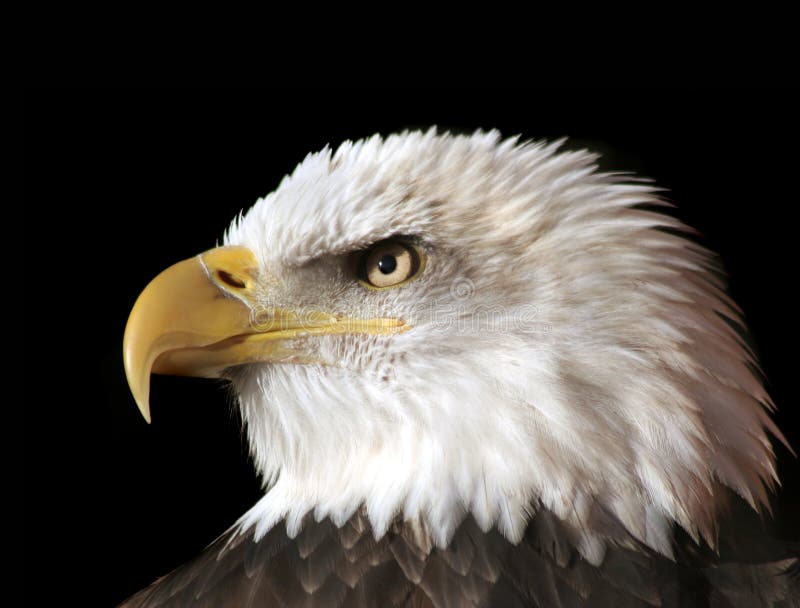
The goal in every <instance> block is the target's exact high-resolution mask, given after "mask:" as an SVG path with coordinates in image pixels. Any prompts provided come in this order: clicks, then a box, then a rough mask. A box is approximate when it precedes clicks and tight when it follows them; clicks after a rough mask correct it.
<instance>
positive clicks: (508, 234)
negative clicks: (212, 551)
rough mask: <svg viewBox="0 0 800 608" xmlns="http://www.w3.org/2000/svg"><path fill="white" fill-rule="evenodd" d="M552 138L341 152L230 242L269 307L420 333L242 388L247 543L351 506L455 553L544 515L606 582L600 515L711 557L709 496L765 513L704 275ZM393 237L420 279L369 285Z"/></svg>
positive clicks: (674, 236) (397, 141) (765, 403)
mask: <svg viewBox="0 0 800 608" xmlns="http://www.w3.org/2000/svg"><path fill="white" fill-rule="evenodd" d="M560 143H561V142H557V143H554V144H550V145H546V144H543V143H523V144H520V143H518V142H517V140H516V139H510V140H505V141H501V139H500V136H499V134H498V133H496V132H490V133H483V132H479V133H476V134H475V135H473V136H471V137H460V136H452V135H438V134H436V133H435V131H429V132H427V133H404V134H401V135H397V136H392V137H388V138H386V139H385V140H384V139H381V138H379V137H377V136H376V137H373V138H371V139H369V140H364V141H359V142H356V143H349V142H348V143H345V144H344V145H342V146H341V147H340V148H339V149H338V150H337V151H336V152H335V153H331V151H330V150H328V149H325V150H323V151H322V152H320V153H318V154H313V155H309V156H308V157H307V158H306V159H305V160H304V161H303V162H302V163H301V164H300V165H299V166H298V167H297V169H296V170H295V172H294V173H293V174H292V175H291V176H289V177H287V178H286V179H284V180H283V182H282V183H281V184H280V186H279V188H278V189H277V190H276V191H275V192H273V193H272V194H270V195H268V196H267V197H265V198H264V199H261V200H259V201H258V202H257V203H256V205H255V206H254V207H253V208H252V209H251V210H250V211H249V212H248V213H247V214H246V215H245V216H244V217H240V218H239V219H238V220H237V221H235V222H234V223H233V225H232V226H231V228H230V231H229V232H228V234H227V235H226V239H225V242H226V244H234V245H245V246H247V247H250V248H251V249H252V250H253V251H255V252H256V253H257V256H258V258H259V260H260V264H261V265H262V267H263V269H264V270H265V272H267V273H269V275H270V276H271V277H273V279H272V281H273V282H272V285H271V288H270V290H269V298H271V301H270V303H272V304H274V303H275V301H276V299H277V300H280V301H281V302H283V303H284V304H288V305H291V306H293V307H298V306H301V307H310V308H316V309H322V310H327V311H331V312H343V313H344V312H347V313H348V314H355V315H360V316H365V317H366V316H368V317H377V316H380V317H401V318H403V319H404V320H406V321H407V322H408V323H410V324H411V325H412V326H413V329H411V330H410V331H408V332H405V333H402V334H399V335H393V336H370V337H367V336H325V337H323V338H319V337H315V338H311V339H313V340H315V348H317V349H318V353H319V355H320V357H321V358H323V359H325V360H327V361H329V362H330V363H332V364H331V365H324V366H323V365H299V364H285V365H250V366H246V367H243V368H239V369H236V370H233V371H232V379H233V383H234V388H235V391H236V392H237V394H238V398H239V401H240V403H241V410H242V414H243V418H244V421H245V423H246V425H247V433H248V438H249V442H250V447H251V451H252V454H253V457H254V460H255V464H256V466H257V468H258V470H259V472H260V473H261V474H262V475H263V477H264V480H265V484H266V485H267V486H268V491H267V494H266V495H265V497H264V498H263V499H262V500H261V501H260V502H259V503H258V504H257V505H256V506H255V507H254V508H253V509H252V510H251V511H250V512H249V513H248V514H247V515H245V517H244V518H243V519H242V521H241V525H242V527H243V528H249V527H251V526H253V525H255V526H256V532H257V534H259V535H260V534H263V533H264V532H265V531H266V530H268V529H269V528H270V527H271V526H272V525H274V524H275V523H276V522H277V521H279V520H280V519H282V518H284V517H285V518H286V519H287V522H288V526H289V530H290V533H294V532H296V531H297V530H298V528H299V526H300V525H301V523H300V522H301V520H302V518H303V516H304V515H305V514H306V513H307V512H309V511H313V512H314V514H315V516H316V517H317V518H318V519H320V518H322V517H325V516H329V517H331V518H332V519H333V520H334V521H335V522H344V521H346V520H347V519H348V518H349V517H350V515H351V514H352V513H353V512H354V511H355V510H356V509H358V508H360V507H362V506H363V507H365V509H366V512H367V514H368V516H369V519H370V521H371V523H372V525H373V527H374V530H375V533H376V535H378V536H380V535H382V534H383V533H384V532H385V531H386V530H387V527H388V526H389V524H390V523H391V521H392V520H393V519H394V518H395V517H397V516H402V517H404V518H405V519H407V520H411V521H415V522H420V523H422V524H423V525H424V526H425V529H426V530H428V531H429V533H430V534H431V536H432V538H433V540H434V542H436V543H437V544H439V545H445V544H446V543H447V541H448V540H449V537H450V535H451V534H452V532H453V530H454V529H455V527H456V526H457V525H458V523H459V522H460V521H461V519H462V518H463V517H464V516H465V515H466V514H467V513H471V514H472V515H473V516H474V517H475V519H476V520H477V522H478V523H479V524H480V525H481V526H482V527H484V528H486V529H488V528H490V527H491V526H493V525H496V526H497V527H498V528H499V530H500V531H501V532H502V533H503V534H504V535H505V536H507V537H508V538H509V539H511V540H512V541H515V540H518V539H519V538H520V536H521V535H522V533H523V531H524V528H525V525H526V522H527V520H528V518H529V515H530V513H531V512H532V511H534V510H536V509H537V508H539V506H540V505H543V506H544V507H546V508H548V509H550V510H552V511H553V512H554V513H555V514H556V515H557V516H558V517H560V518H561V519H562V520H564V521H565V522H566V523H567V524H568V525H569V526H571V528H572V529H573V530H574V531H575V542H576V543H577V544H578V547H579V549H580V551H581V552H582V554H583V555H584V556H585V557H587V559H589V560H590V561H593V562H594V563H599V561H601V560H602V556H603V554H604V548H605V543H606V542H607V541H608V540H609V535H611V534H612V533H611V532H609V531H607V530H606V529H605V527H604V525H603V524H602V520H603V519H605V520H607V519H608V517H607V516H608V515H609V514H610V515H612V516H613V517H615V518H616V519H617V520H618V521H619V522H620V523H621V524H622V525H623V526H624V528H625V529H626V530H627V532H628V533H630V534H631V535H632V536H633V537H635V538H637V539H639V540H640V541H642V542H644V543H645V544H647V545H649V546H650V547H652V548H654V549H656V550H658V551H661V552H662V553H665V554H667V555H669V554H670V551H671V549H670V527H671V525H672V524H673V523H674V522H677V524H679V525H680V526H682V527H683V528H684V529H686V530H687V531H688V532H689V533H690V534H691V535H692V536H694V537H695V538H698V537H699V536H702V537H704V538H705V539H706V540H707V541H708V542H709V543H711V544H713V543H714V533H715V516H716V512H717V508H718V504H717V503H718V501H717V498H716V496H715V487H717V484H718V483H721V484H724V485H726V486H729V487H730V488H732V489H733V490H735V491H736V492H737V493H739V494H740V495H741V496H742V497H744V498H745V499H746V500H748V501H749V502H750V503H751V504H752V505H753V506H754V507H757V506H758V505H760V504H764V503H765V502H766V491H765V486H767V487H769V486H770V485H771V484H772V481H773V480H774V479H776V475H775V468H774V457H773V453H772V449H771V446H770V442H769V440H768V438H767V435H766V432H765V429H769V430H770V431H771V432H772V433H773V434H775V435H777V436H779V434H778V431H777V429H775V428H774V425H773V424H772V422H771V421H770V419H769V417H768V414H767V412H766V411H765V410H766V409H769V408H770V407H771V402H770V399H769V397H768V395H767V394H766V392H765V391H764V389H763V387H762V384H761V382H760V380H759V377H758V372H757V370H756V368H755V362H754V360H753V357H752V354H751V352H750V351H749V350H748V349H747V347H746V346H745V345H744V344H743V342H742V339H741V337H740V335H739V333H738V331H737V329H736V327H735V324H736V323H739V322H740V317H739V311H738V309H737V308H736V306H735V305H734V304H733V303H732V302H731V301H730V300H729V299H728V298H727V297H726V295H725V293H724V291H723V290H724V286H723V283H722V281H721V279H720V278H719V273H718V272H717V271H716V270H715V266H714V262H713V259H712V257H711V256H710V255H709V254H708V253H707V252H706V251H705V250H703V249H702V248H700V247H699V246H697V245H695V244H694V243H692V242H690V241H689V240H687V239H685V238H684V237H682V236H680V234H678V231H680V230H682V229H684V230H685V228H684V227H683V226H682V225H681V224H680V223H679V222H678V221H677V220H675V219H673V218H670V217H668V216H665V215H662V214H659V213H655V212H653V211H651V210H648V209H647V207H648V206H650V207H652V206H653V205H656V204H662V203H661V201H660V199H659V198H658V196H657V195H656V194H655V190H654V188H652V187H651V186H649V185H647V184H645V183H643V182H640V181H634V180H630V179H625V178H621V177H620V176H618V175H613V174H608V173H601V172H598V171H597V170H596V167H595V164H594V163H595V160H596V156H595V155H593V154H590V153H587V152H585V151H581V152H565V153H559V152H558V151H557V149H558V148H559V146H560ZM664 229H667V230H664ZM392 235H413V236H414V237H417V238H418V239H420V243H421V244H422V245H421V246H422V247H423V249H424V250H425V252H426V254H427V265H426V267H425V270H424V273H423V274H422V276H421V277H420V278H419V279H418V280H416V281H414V282H412V283H410V284H408V285H406V286H404V287H401V288H397V289H392V290H384V291H369V290H366V289H364V288H363V287H361V286H360V285H359V284H358V283H357V282H356V281H355V280H354V279H353V277H352V276H351V274H350V273H349V266H348V263H347V260H348V259H349V258H348V255H347V254H348V252H352V251H355V250H360V249H363V248H365V247H366V246H368V245H370V244H371V243H374V242H376V241H379V240H381V239H384V238H387V237H389V236H392ZM264 293H265V294H266V293H267V291H266V290H265V292H264ZM276 294H277V295H276ZM264 297H265V298H266V297H267V296H266V295H265V296H264ZM265 304H266V303H265ZM613 540H615V541H618V542H619V541H620V539H619V538H615V539H613Z"/></svg>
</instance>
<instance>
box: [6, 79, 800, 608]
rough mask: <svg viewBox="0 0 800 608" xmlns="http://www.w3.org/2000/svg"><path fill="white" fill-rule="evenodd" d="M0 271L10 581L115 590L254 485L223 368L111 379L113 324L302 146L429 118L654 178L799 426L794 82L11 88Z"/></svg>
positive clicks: (143, 574) (781, 500)
mask: <svg viewBox="0 0 800 608" xmlns="http://www.w3.org/2000/svg"><path fill="white" fill-rule="evenodd" d="M24 104H25V107H24V146H25V152H24V174H25V184H24V204H23V205H22V216H21V217H20V216H19V215H18V214H17V213H16V212H15V211H16V209H14V210H11V209H12V208H10V207H7V208H6V213H7V216H6V217H7V223H6V227H5V230H6V235H7V238H9V239H11V238H12V237H11V235H12V234H16V233H18V231H19V230H20V229H22V230H23V234H24V235H25V244H24V245H23V246H21V247H19V248H17V246H15V247H14V258H15V259H16V260H17V261H20V260H21V261H22V264H23V266H22V268H19V267H13V268H8V269H7V270H8V271H10V272H11V276H8V275H7V278H12V277H13V280H12V281H11V283H10V284H11V286H12V287H11V290H12V292H13V293H15V294H19V293H20V292H21V293H22V295H23V302H24V306H25V315H24V318H25V322H24V326H25V327H24V331H25V334H24V335H25V336H26V338H24V343H25V353H26V358H25V382H26V384H25V387H26V390H25V391H24V394H25V398H24V420H23V423H24V424H23V426H24V436H25V449H24V453H23V465H24V476H25V496H24V511H25V512H24V533H25V537H24V538H25V554H26V564H25V571H26V576H27V577H28V579H29V581H28V582H29V585H27V586H26V589H27V590H29V591H28V595H29V599H30V600H31V601H32V602H33V603H36V601H37V600H39V599H40V598H41V597H43V596H44V595H50V594H55V595H56V596H58V597H60V598H62V599H71V598H74V599H80V603H81V605H105V606H109V605H113V604H115V603H116V602H118V601H120V600H122V599H123V598H124V597H126V596H127V595H129V594H130V593H132V592H134V591H136V590H137V589H139V588H140V587H142V586H144V585H146V584H147V583H149V582H150V581H151V580H152V579H153V578H154V577H156V576H159V575H162V574H164V573H166V572H167V571H169V570H170V569H171V568H173V567H175V566H177V565H179V564H180V563H182V562H183V561H185V560H187V559H189V558H190V557H192V556H194V555H195V554H196V553H198V552H199V551H200V550H201V549H202V548H203V547H204V546H205V545H206V544H207V543H208V542H210V541H211V540H212V539H213V538H214V537H215V536H216V535H217V534H219V533H221V532H222V531H224V530H225V529H226V528H227V527H228V526H229V525H230V524H231V523H233V522H234V520H235V519H236V518H237V517H238V516H239V515H241V514H242V513H243V512H244V511H245V510H246V509H248V508H249V507H250V506H251V505H252V504H253V503H254V502H255V501H256V500H257V498H258V497H259V496H260V491H259V483H258V480H257V479H256V478H255V476H254V474H253V473H252V470H251V466H250V462H249V461H248V456H247V450H246V445H245V442H244V439H243V436H242V434H241V431H240V424H239V420H238V417H237V414H236V413H235V411H234V409H233V408H232V406H231V400H230V398H229V396H228V394H227V392H226V391H225V389H224V387H222V385H221V384H219V383H217V382H215V381H208V380H188V379H182V378H166V377H154V378H153V385H152V398H151V404H152V412H153V424H152V425H151V426H147V425H146V424H145V423H144V422H143V421H142V419H141V417H140V416H139V413H138V411H137V409H136V407H135V405H134V402H133V400H132V398H131V397H130V395H129V393H128V389H127V385H126V382H125V377H124V372H123V369H122V357H121V345H122V334H123V329H124V326H125V321H126V319H127V315H128V312H129V310H130V308H131V306H132V305H133V302H134V301H135V299H136V296H137V295H138V293H139V292H140V290H141V289H142V288H143V287H144V286H145V285H146V284H147V282H148V281H149V280H150V279H151V278H152V277H154V276H155V275H156V274H157V273H158V272H160V271H161V270H162V269H164V268H165V267H166V266H168V265H169V264H171V263H173V262H175V261H178V260H181V259H184V258H186V257H189V256H191V255H193V254H195V253H198V252H200V251H203V250H205V249H208V248H209V247H212V246H214V245H215V243H216V242H217V240H218V239H221V237H222V233H223V230H224V229H225V228H226V227H227V225H228V223H229V222H230V220H231V219H232V217H233V216H234V215H235V214H236V213H238V212H239V211H240V210H241V209H246V208H248V207H249V206H250V205H252V204H253V202H255V200H256V198H257V197H259V196H263V195H265V194H266V193H268V192H269V191H270V190H272V189H274V188H275V187H276V186H277V185H278V182H279V180H280V178H281V177H282V176H283V175H284V174H285V173H287V172H289V171H291V170H292V169H293V167H294V166H295V165H296V164H297V163H298V162H299V161H300V160H302V158H303V157H304V156H305V154H306V153H308V152H310V151H316V150H318V149H319V148H321V147H322V146H323V145H325V144H326V143H331V144H334V145H335V144H337V143H339V142H341V141H343V140H344V139H355V138H360V137H363V136H367V135H371V134H372V133H374V132H382V133H390V132H393V131H397V130H400V129H403V128H413V127H422V128H427V127H428V126H430V125H434V124H436V125H438V126H439V127H440V129H453V130H456V131H460V132H470V131H472V130H474V129H475V128H477V127H482V128H498V129H500V130H501V131H502V132H503V134H505V135H513V134H518V133H521V134H522V135H523V136H524V137H526V138H555V137H561V136H564V135H567V136H570V138H571V139H570V141H569V142H568V144H567V146H568V147H577V146H590V147H592V148H595V149H599V150H600V151H601V152H603V153H604V154H605V157H604V160H603V161H602V166H603V168H606V169H613V170H625V171H634V172H636V173H638V174H641V175H646V176H649V177H652V178H655V180H656V182H657V184H658V185H660V186H663V187H665V188H667V189H668V190H669V192H668V194H667V196H668V197H669V199H670V200H672V201H674V202H676V203H677V205H678V210H677V212H676V213H677V215H678V216H679V217H681V218H682V219H684V220H685V221H686V222H687V223H689V224H691V225H692V226H694V227H696V228H698V229H699V230H700V232H701V233H702V236H701V240H702V242H703V243H704V244H706V245H708V246H709V247H711V248H713V249H714V250H716V251H717V252H719V253H720V254H721V256H722V259H723V262H724V264H725V267H726V269H727V271H728V273H729V275H730V289H731V292H732V294H733V296H734V298H735V299H736V301H737V302H738V303H739V304H740V305H741V306H742V307H743V309H744V311H745V314H746V319H747V321H748V323H749V326H750V328H751V330H752V334H753V336H754V341H755V344H756V347H757V350H758V352H759V353H760V355H761V361H762V364H763V367H764V370H765V372H766V375H767V377H768V380H769V388H770V391H771V393H772V395H773V397H774V399H775V401H776V403H777V404H778V406H779V408H780V411H779V412H778V413H777V414H776V416H775V418H776V420H777V422H778V425H779V426H780V427H781V428H782V429H783V430H784V432H785V433H786V436H787V438H788V439H789V441H790V442H791V443H792V444H793V445H794V446H795V448H797V447H798V446H800V416H798V413H797V395H798V393H797V389H796V385H795V384H794V382H795V381H796V376H797V372H796V369H795V368H796V365H797V361H798V355H797V351H796V348H797V340H796V337H797V332H796V330H795V323H796V319H797V313H796V310H797V306H798V304H797V302H798V300H797V297H796V296H795V294H794V289H795V284H796V282H797V255H796V253H795V251H796V244H797V239H798V236H797V228H796V224H795V220H794V216H795V213H796V210H797V205H798V194H797V183H798V169H797V166H798V146H800V129H798V120H797V118H796V111H797V108H798V107H800V100H798V95H797V93H796V91H789V90H656V89H639V90H604V89H570V90H564V89H562V90H516V91H514V90H505V91H488V90H487V91H475V90H448V91H441V90H402V91H398V90H388V89H384V90H375V89H372V90H366V89H365V90H292V91H284V90H270V91H238V92H219V91H208V90H197V91H174V90H155V91H132V90H112V91H109V90H104V91H94V90H82V91H74V90H58V91H54V90H28V91H27V92H26V93H25V99H24ZM777 453H778V458H779V465H780V468H779V470H780V473H781V476H782V479H783V481H784V487H783V489H782V490H781V492H780V493H779V495H778V497H777V498H776V500H775V501H774V511H775V515H776V520H777V522H778V526H777V528H778V530H777V531H778V533H780V534H781V535H783V536H784V537H786V538H792V539H795V540H798V539H800V532H799V530H800V525H798V520H800V473H799V467H798V463H797V461H796V460H795V459H794V458H793V457H792V456H791V455H790V454H789V452H788V451H787V450H786V449H784V448H782V447H780V446H779V447H777Z"/></svg>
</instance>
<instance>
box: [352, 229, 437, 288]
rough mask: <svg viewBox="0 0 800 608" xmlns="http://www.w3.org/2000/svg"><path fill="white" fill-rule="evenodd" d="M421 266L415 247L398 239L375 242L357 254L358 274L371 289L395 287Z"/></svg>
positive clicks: (419, 256)
mask: <svg viewBox="0 0 800 608" xmlns="http://www.w3.org/2000/svg"><path fill="white" fill-rule="evenodd" d="M421 268H422V256H421V254H420V252H419V251H418V250H417V248H416V247H414V246H413V245H411V244H410V243H406V242H404V241H401V240H398V239H387V240H385V241H380V242H379V243H375V244H374V245H372V246H371V247H369V248H368V249H366V250H364V251H362V252H361V253H360V254H359V261H358V278H359V280H360V282H361V283H362V284H363V285H365V286H367V287H370V288H373V289H382V288H384V287H398V286H400V285H404V284H405V283H407V282H408V281H410V280H411V279H413V278H415V277H416V276H417V275H418V274H419V272H420V270H421Z"/></svg>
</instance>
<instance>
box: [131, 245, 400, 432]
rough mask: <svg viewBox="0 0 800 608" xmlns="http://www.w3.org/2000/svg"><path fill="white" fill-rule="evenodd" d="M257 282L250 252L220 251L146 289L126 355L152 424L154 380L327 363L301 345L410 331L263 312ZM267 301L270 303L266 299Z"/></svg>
mask: <svg viewBox="0 0 800 608" xmlns="http://www.w3.org/2000/svg"><path fill="white" fill-rule="evenodd" d="M259 278H260V273H259V268H258V264H257V262H256V258H255V255H253V252H252V251H250V250H249V249H247V248H245V247H220V248H217V249H212V250H210V251H207V252H205V253H203V254H201V255H199V256H196V257H194V258H191V259H188V260H184V261H183V262H178V263H177V264H175V265H174V266H171V267H169V268H167V270H165V271H164V272H162V273H161V274H159V275H158V276H157V277H156V278H155V279H153V280H152V281H151V282H150V284H149V285H148V286H147V287H146V288H145V289H144V291H143V292H142V293H141V295H140V296H139V298H138V299H137V300H136V304H134V306H133V310H132V311H131V314H130V317H129V318H128V324H127V326H126V327H125V337H124V339H123V343H122V350H123V357H124V360H125V374H126V375H127V378H128V385H129V386H130V389H131V392H132V393H133V398H134V399H135V400H136V404H137V405H138V406H139V410H140V411H141V412H142V416H144V419H145V420H146V421H147V422H148V423H149V422H150V404H149V398H150V374H151V373H155V374H172V375H179V376H199V377H205V378H217V377H219V376H220V374H221V373H222V371H223V370H225V369H226V368H229V367H232V366H235V365H241V364H244V363H254V362H257V361H269V362H300V363H309V362H318V363H322V361H318V360H316V359H315V357H314V355H313V351H311V350H309V349H308V348H307V347H306V340H301V339H298V338H305V337H306V336H313V335H319V334H338V333H370V334H390V333H397V332H401V331H405V330H406V329H408V325H406V324H405V323H404V322H403V321H402V320H400V319H385V318H377V319H353V318H346V317H342V316H340V315H336V314H333V313H328V312H322V311H317V310H312V311H297V310H287V309H279V308H268V307H263V308H261V307H260V306H259V304H258V299H259V298H258V297H257V296H256V286H257V285H258V281H259ZM262 283H267V284H273V285H274V283H275V282H274V281H262ZM261 299H262V300H265V299H267V298H266V297H265V296H264V294H263V293H262V294H261Z"/></svg>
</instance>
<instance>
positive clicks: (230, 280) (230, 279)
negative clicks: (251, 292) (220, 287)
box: [217, 270, 245, 289]
mask: <svg viewBox="0 0 800 608" xmlns="http://www.w3.org/2000/svg"><path fill="white" fill-rule="evenodd" d="M217 277H219V280H220V281H222V282H223V283H225V284H226V285H228V286H229V287H235V288H237V289H241V288H243V287H245V282H244V281H242V280H241V279H240V278H238V277H235V276H234V275H232V274H231V273H230V272H225V271H224V270H218V271H217Z"/></svg>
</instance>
